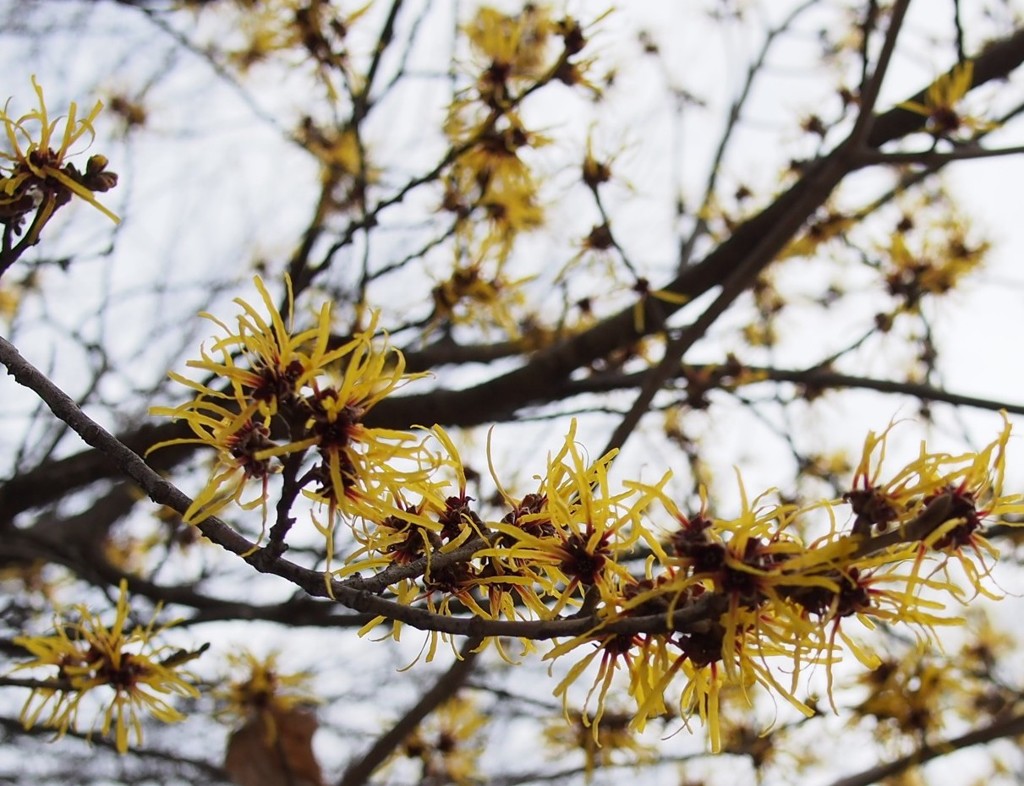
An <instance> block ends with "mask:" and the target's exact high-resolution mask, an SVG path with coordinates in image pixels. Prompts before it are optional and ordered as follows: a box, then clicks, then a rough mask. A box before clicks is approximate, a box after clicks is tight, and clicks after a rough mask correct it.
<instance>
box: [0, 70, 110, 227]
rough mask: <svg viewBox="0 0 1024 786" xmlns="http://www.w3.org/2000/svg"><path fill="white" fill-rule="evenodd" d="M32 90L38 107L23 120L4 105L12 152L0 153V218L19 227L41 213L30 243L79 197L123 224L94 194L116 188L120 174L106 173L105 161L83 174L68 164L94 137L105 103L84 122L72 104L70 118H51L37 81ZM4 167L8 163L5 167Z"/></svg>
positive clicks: (93, 162) (1, 119) (1, 117)
mask: <svg viewBox="0 0 1024 786" xmlns="http://www.w3.org/2000/svg"><path fill="white" fill-rule="evenodd" d="M32 87H33V88H34V89H35V92H36V97H37V99H38V108H36V109H33V110H32V111H30V112H26V113H25V114H23V115H21V116H19V117H14V116H12V115H11V114H9V113H8V110H7V106H6V105H5V106H4V108H3V109H2V110H0V123H2V124H3V133H4V134H5V135H6V141H7V147H8V150H7V151H3V150H0V219H3V220H6V221H14V222H15V224H16V225H17V224H18V223H20V221H21V220H22V219H23V218H24V217H25V216H27V215H28V214H29V213H31V212H32V211H33V210H37V211H38V212H37V214H36V217H35V219H34V220H33V222H32V229H31V232H30V235H29V237H28V241H29V244H31V243H34V242H35V241H36V240H37V239H38V237H39V233H40V231H42V228H43V226H44V225H45V224H46V222H47V221H49V219H50V217H51V216H52V215H53V212H54V211H55V210H56V209H57V208H59V207H60V206H61V205H64V204H66V203H67V202H68V200H70V199H71V196H72V195H75V196H78V197H79V198H81V199H84V200H85V201H86V202H88V203H89V204H90V205H92V206H93V207H95V208H96V209H97V210H99V211H100V212H101V213H103V214H104V215H105V216H107V217H108V218H109V219H111V220H112V221H113V222H115V223H118V222H119V221H120V219H119V218H118V217H117V216H116V215H115V214H114V213H112V212H110V211H109V210H108V209H107V208H105V207H104V206H103V205H101V204H100V203H99V202H98V201H97V200H96V197H95V196H94V192H97V191H108V190H110V189H111V188H113V187H114V186H115V185H116V184H117V175H116V174H114V173H113V172H109V171H107V169H106V167H107V159H106V158H104V157H103V156H101V155H94V156H92V157H91V158H90V159H89V160H88V162H87V163H86V169H85V172H84V173H83V172H79V171H78V169H77V168H76V167H75V166H74V164H71V163H69V162H67V160H66V159H67V158H68V156H70V155H71V153H72V148H73V147H74V146H75V145H76V144H77V143H78V142H79V141H81V140H82V139H83V138H85V137H88V140H89V141H91V140H92V139H93V137H95V133H96V132H95V129H94V128H93V122H94V121H95V120H96V117H97V115H99V113H100V111H101V110H102V109H103V102H101V101H97V102H96V104H95V105H94V106H93V108H92V111H90V112H89V114H88V115H86V117H85V118H79V117H78V106H77V105H76V104H75V103H74V102H72V103H71V106H70V107H69V108H68V114H67V117H58V118H55V119H51V117H50V114H49V111H48V109H47V107H46V101H45V99H44V97H43V88H42V87H40V86H39V83H38V82H37V81H36V79H35V77H33V78H32ZM2 162H8V164H7V165H6V166H4V165H2Z"/></svg>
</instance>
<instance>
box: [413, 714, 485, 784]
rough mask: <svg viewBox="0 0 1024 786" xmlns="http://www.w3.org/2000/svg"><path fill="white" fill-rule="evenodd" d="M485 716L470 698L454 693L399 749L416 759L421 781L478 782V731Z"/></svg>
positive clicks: (480, 751) (479, 751) (479, 747)
mask: <svg viewBox="0 0 1024 786" xmlns="http://www.w3.org/2000/svg"><path fill="white" fill-rule="evenodd" d="M486 724H487V716H486V715H484V714H483V713H482V712H480V710H479V709H478V708H477V706H476V704H475V703H474V702H473V701H471V700H470V699H468V698H466V697H464V696H461V695H456V696H454V697H453V698H451V699H449V700H448V701H446V702H445V703H444V704H442V705H441V706H440V707H438V708H437V710H436V711H435V712H434V713H433V714H432V715H431V716H430V717H429V718H427V719H426V720H425V721H424V722H423V723H421V724H420V726H419V727H418V728H417V729H416V731H414V732H413V733H412V734H410V735H409V736H408V737H407V738H406V740H405V742H403V743H402V746H401V748H400V751H401V753H402V754H404V755H405V756H407V757H409V758H412V759H419V760H420V763H421V767H422V782H424V783H426V782H431V783H433V782H436V783H446V784H454V785H455V786H470V784H475V783H479V782H480V777H479V773H478V770H477V760H478V759H479V757H480V754H481V753H482V748H481V746H480V744H479V735H480V730H481V729H482V728H483V727H484V726H485V725H486Z"/></svg>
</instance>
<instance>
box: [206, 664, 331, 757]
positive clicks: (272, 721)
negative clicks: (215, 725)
mask: <svg viewBox="0 0 1024 786" xmlns="http://www.w3.org/2000/svg"><path fill="white" fill-rule="evenodd" d="M227 660H228V666H229V667H230V668H231V669H232V671H236V672H241V674H242V676H240V677H237V678H235V679H230V680H228V681H227V682H226V684H225V685H224V686H223V687H221V688H218V689H217V690H215V691H214V692H213V695H214V697H215V698H216V699H217V700H218V701H220V702H222V706H221V708H220V709H219V710H218V712H217V714H218V716H219V717H221V718H229V719H232V720H240V721H243V722H245V721H249V720H251V719H252V718H253V717H254V716H258V717H259V718H260V719H261V725H262V728H263V729H264V731H265V735H266V738H267V739H266V742H267V744H268V745H272V744H273V743H274V740H275V738H276V735H277V727H276V719H277V718H278V717H280V716H282V715H283V714H287V712H288V711H290V710H294V709H296V708H303V707H309V706H312V705H314V704H318V703H319V699H317V697H316V696H315V695H314V694H313V693H312V692H311V690H310V682H311V680H312V676H311V675H310V674H309V673H308V672H296V673H293V674H288V673H285V672H282V671H281V669H280V667H279V666H278V653H276V652H271V653H270V654H268V655H267V656H266V657H264V658H260V657H257V656H256V655H254V654H253V653H251V652H248V651H245V652H241V653H229V654H228V656H227Z"/></svg>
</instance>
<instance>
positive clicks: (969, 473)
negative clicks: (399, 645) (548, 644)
mask: <svg viewBox="0 0 1024 786" xmlns="http://www.w3.org/2000/svg"><path fill="white" fill-rule="evenodd" d="M256 286H257V288H258V290H259V292H260V294H261V297H262V300H263V304H264V306H265V307H266V309H267V310H268V311H269V313H270V317H269V319H265V318H264V317H263V316H262V315H261V313H260V311H259V310H257V309H256V308H254V307H253V306H251V305H249V304H248V303H246V302H245V301H241V300H240V301H238V303H239V305H240V306H241V308H242V313H241V315H240V316H239V317H238V320H237V326H236V327H235V328H234V329H230V328H229V327H228V326H227V325H225V324H224V323H221V322H219V321H218V322H217V323H218V324H219V325H220V326H221V328H222V329H223V330H224V331H225V333H226V334H227V335H226V336H225V337H223V338H221V339H219V340H217V341H216V342H215V343H214V344H213V345H212V347H211V348H210V350H209V351H204V352H203V357H202V359H201V360H198V361H192V362H191V363H190V365H191V366H192V367H193V368H196V369H199V370H202V371H204V372H206V373H208V374H209V375H210V378H211V380H213V381H210V382H202V383H200V382H194V381H190V380H188V379H186V378H184V377H180V376H177V375H176V379H178V380H179V381H182V382H183V383H185V384H187V385H188V386H189V387H190V388H192V389H193V390H195V391H197V393H198V395H197V396H196V397H195V398H194V399H193V400H191V401H189V402H186V403H185V404H183V405H181V406H179V407H176V408H162V409H160V410H158V411H160V412H161V413H163V414H169V415H172V416H175V417H179V418H182V419H184V420H186V421H187V422H188V423H189V425H190V426H191V427H192V429H193V430H194V431H195V433H196V437H194V438H188V439H184V440H178V441H185V442H198V443H201V444H205V445H209V446H211V447H214V448H216V449H217V451H218V459H217V464H218V466H217V468H216V469H215V471H214V473H213V476H212V478H211V479H210V481H209V482H208V483H207V485H206V487H205V488H204V489H203V490H202V491H201V492H200V494H199V495H198V496H197V497H196V501H195V503H194V504H193V505H192V507H191V508H190V509H189V511H188V512H187V514H186V518H188V519H190V520H192V521H201V520H202V519H203V518H204V517H206V516H209V515H212V514H213V513H216V512H219V511H221V510H223V509H224V508H225V506H227V505H228V504H229V503H230V502H237V503H239V504H240V505H241V506H242V507H243V508H244V507H255V506H263V507H264V509H265V507H266V494H267V483H268V479H269V477H270V474H271V473H272V472H280V473H282V474H283V475H284V476H285V477H284V483H283V488H282V494H284V493H287V490H288V489H289V488H291V489H292V491H291V495H292V496H291V497H290V498H289V499H287V503H294V501H295V500H296V499H297V497H298V490H299V489H301V490H302V492H303V493H304V494H305V495H306V496H307V497H308V498H310V499H312V500H313V501H314V502H315V503H317V504H318V505H320V506H323V507H326V508H327V511H328V513H327V515H328V520H327V521H326V522H325V523H320V522H319V520H318V518H317V517H316V515H314V522H316V523H317V526H318V527H319V528H320V530H321V531H322V532H323V533H324V534H325V536H326V537H327V548H326V554H327V557H328V558H330V557H331V556H332V555H333V552H334V544H333V540H332V533H333V527H334V520H335V516H336V515H337V514H340V515H342V517H343V518H344V519H345V520H347V521H348V523H349V524H350V525H351V534H352V537H353V538H354V540H355V545H354V546H353V547H352V548H351V549H350V550H349V551H348V552H347V553H346V554H344V555H343V561H344V565H343V567H342V568H340V569H339V570H338V571H336V572H335V573H333V574H332V573H331V571H330V568H328V571H327V574H325V575H327V576H328V577H330V576H331V575H333V576H335V577H340V578H344V577H346V576H349V575H352V574H356V573H363V572H365V571H379V570H382V571H385V572H388V571H390V572H392V573H395V578H394V579H391V580H389V581H388V582H387V586H386V590H387V594H388V596H389V597H390V598H393V599H394V602H397V603H400V604H405V605H414V606H417V607H418V608H420V609H422V610H424V611H426V612H429V613H430V614H433V615H441V616H466V617H469V616H471V617H476V618H478V619H481V620H485V621H488V622H492V623H500V622H502V621H512V622H520V623H521V622H523V621H537V622H541V623H542V622H547V621H558V620H564V619H565V618H566V617H568V616H575V617H585V618H588V619H590V620H592V621H593V625H592V627H591V628H590V629H588V630H586V631H585V632H583V633H581V634H580V635H577V636H575V637H573V638H567V639H563V640H561V641H556V643H555V644H554V646H553V647H552V649H551V650H550V651H549V652H548V653H547V656H546V657H547V658H548V659H549V660H552V661H559V660H561V659H568V658H570V657H575V658H576V662H575V663H574V664H572V665H571V666H569V667H568V668H567V669H566V670H564V672H563V676H562V678H561V680H560V682H559V683H558V684H557V686H556V688H555V694H556V696H559V697H561V699H562V700H563V702H564V704H565V708H566V712H567V714H569V713H572V712H575V713H576V714H577V716H578V717H579V718H580V719H581V720H580V723H585V724H588V725H589V727H590V728H591V731H592V734H593V735H594V740H595V742H596V741H598V740H599V739H600V734H601V732H600V729H601V726H602V723H603V721H604V720H605V716H606V714H607V713H606V699H607V697H608V695H609V694H610V693H611V692H612V691H613V690H614V691H616V693H618V691H619V688H622V689H623V690H624V693H625V695H626V696H627V697H628V698H629V700H630V701H631V702H632V704H633V710H632V712H631V713H630V715H629V717H630V721H629V723H628V724H626V728H627V730H628V732H629V733H635V732H640V731H642V730H643V729H644V727H645V725H646V724H647V723H648V722H649V721H650V720H652V719H655V718H664V717H681V718H682V719H683V720H684V722H686V721H687V720H688V719H689V718H691V717H693V716H696V717H699V718H700V720H701V721H702V722H703V723H704V724H706V725H707V727H708V730H709V735H710V740H711V747H712V749H713V750H716V751H718V750H721V749H722V746H723V737H722V730H721V722H720V703H721V698H720V697H721V696H722V695H723V692H728V691H733V692H736V691H738V692H739V694H740V695H747V694H748V692H750V691H752V690H753V689H754V686H757V685H759V686H761V687H762V688H764V689H766V690H768V691H769V692H770V693H772V694H773V695H775V696H781V697H783V698H785V699H786V700H787V701H788V702H789V703H791V704H792V705H793V706H794V707H796V708H797V709H798V710H800V711H801V712H803V713H804V714H805V715H808V716H809V715H811V714H813V712H814V711H815V710H813V709H812V708H811V706H809V705H808V703H806V702H805V701H803V700H801V698H799V697H798V695H797V692H798V687H799V684H800V675H801V674H802V673H803V671H804V670H805V668H806V667H809V666H814V665H818V666H821V667H823V668H824V669H825V670H826V672H827V674H828V675H829V688H830V692H831V680H832V678H831V674H832V666H833V665H834V664H835V663H836V662H838V661H839V659H840V658H841V657H842V653H843V651H844V650H846V651H849V652H851V653H852V654H853V656H854V657H856V658H857V659H858V660H859V661H860V662H861V663H863V664H864V665H865V666H867V667H869V668H874V667H876V666H877V665H878V664H879V663H880V660H879V658H878V657H877V656H876V655H875V654H874V653H873V652H872V651H871V650H870V649H868V648H867V647H866V646H865V645H864V644H862V643H861V642H860V641H859V640H858V639H857V638H856V637H855V635H854V633H855V631H853V630H851V629H850V627H851V625H852V624H853V622H854V621H857V622H860V623H861V624H862V625H863V626H864V627H866V628H871V627H873V626H874V625H876V624H878V623H885V624H894V625H895V624H909V625H911V626H916V628H917V629H918V630H919V632H920V633H919V635H921V636H923V637H926V638H927V637H929V636H931V635H932V629H933V627H934V626H936V625H942V624H947V623H950V622H952V621H954V618H953V617H952V616H950V617H947V616H944V614H943V612H944V609H945V603H946V601H948V600H949V599H953V600H956V601H961V602H966V601H967V600H968V599H969V598H970V597H971V593H974V594H977V593H985V594H991V591H990V590H989V589H988V588H987V586H986V582H985V578H986V576H987V575H988V573H989V571H990V565H989V561H990V560H991V559H992V558H993V556H994V553H995V552H994V549H993V547H992V546H991V545H990V544H989V543H988V541H987V540H986V539H985V537H984V523H985V521H986V520H988V519H990V518H1000V517H1002V516H1005V515H1006V514H1015V513H1019V512H1022V511H1024V504H1022V502H1021V501H1020V499H1019V498H1017V497H1012V496H1006V495H1004V493H1003V490H1002V487H1003V475H1004V463H1005V451H1006V445H1007V442H1008V440H1009V435H1010V427H1009V424H1008V423H1006V424H1005V426H1004V428H1003V430H1002V431H1001V432H1000V434H999V435H998V437H997V438H996V439H995V440H994V441H993V442H992V443H991V444H989V445H988V446H987V447H985V448H983V449H982V450H980V451H977V452H972V453H964V454H948V453H936V452H930V451H928V450H927V449H926V448H925V447H924V446H923V445H922V447H921V449H920V451H919V453H918V455H917V457H916V458H915V459H914V460H913V461H911V462H910V463H908V464H907V465H906V466H904V467H903V468H902V469H899V470H897V471H895V472H891V471H890V472H886V471H885V468H884V467H883V460H884V457H885V452H886V445H887V442H888V438H889V435H890V433H891V430H892V428H893V427H892V426H890V428H889V429H886V430H885V431H884V432H882V433H880V434H875V433H871V434H869V435H868V438H867V440H866V442H865V446H864V450H863V453H862V456H861V458H860V461H859V462H858V464H857V466H856V469H855V471H854V475H853V482H852V483H851V485H850V486H849V488H848V490H847V492H846V494H845V495H844V497H843V498H842V499H841V500H833V501H829V502H822V503H818V504H816V505H810V506H808V505H800V506H798V505H796V504H791V503H780V502H775V501H773V496H772V494H771V493H766V494H763V495H761V496H759V497H756V498H754V499H750V498H749V497H748V496H747V494H746V492H745V490H744V488H743V485H742V483H740V495H739V497H740V501H741V506H740V512H739V514H738V515H736V516H734V517H732V518H721V517H716V516H714V515H712V513H711V512H710V511H709V510H708V509H707V504H706V502H705V503H704V504H702V505H701V507H700V509H699V510H698V511H697V512H696V513H686V512H684V511H683V510H682V509H681V507H680V506H679V505H678V504H677V502H676V501H675V500H674V499H673V498H672V497H671V496H670V494H669V493H668V492H667V491H666V489H667V488H668V481H669V478H670V474H669V473H666V475H665V476H664V477H663V478H662V479H661V480H660V481H658V482H656V483H653V484H650V483H640V482H633V481H626V482H625V483H623V484H622V486H621V487H617V486H616V484H613V483H612V481H611V480H610V478H609V472H610V468H611V464H612V462H613V460H614V457H615V453H614V452H612V453H609V454H608V455H605V456H601V457H599V458H597V459H596V460H590V459H588V458H587V457H586V455H585V453H584V451H583V449H582V448H581V446H580V445H579V444H578V442H577V440H576V425H575V422H574V423H573V424H572V426H571V427H570V429H569V431H568V433H567V434H566V436H565V439H564V440H563V442H562V444H561V446H560V447H559V449H558V450H557V451H556V452H555V453H554V454H552V455H550V456H549V457H548V459H547V462H546V464H545V466H544V469H543V472H541V473H540V474H538V476H537V478H538V480H537V485H536V486H535V487H534V488H533V489H531V490H530V491H529V492H528V493H526V494H524V495H521V496H520V495H513V494H510V493H509V492H507V491H506V490H505V489H504V487H503V486H502V483H501V481H500V480H499V478H498V477H497V475H496V473H495V472H494V469H493V467H492V470H491V471H492V476H494V482H495V484H496V486H497V488H498V491H499V501H498V502H497V503H495V506H496V507H495V506H492V505H482V504H479V503H477V501H476V500H474V498H473V497H472V496H470V494H469V492H468V481H467V476H468V471H467V469H466V467H464V466H463V462H462V459H461V457H460V455H459V451H458V449H457V447H456V445H455V443H454V441H453V439H452V437H451V436H450V435H449V434H448V433H447V432H445V431H444V430H443V429H442V428H440V427H439V426H434V427H433V428H432V429H430V430H429V432H428V434H427V436H426V438H425V439H414V438H413V437H412V436H411V435H409V434H407V433H404V432H393V431H383V430H379V429H372V428H368V427H366V426H365V425H364V424H363V423H362V418H363V417H364V416H365V414H366V412H368V411H369V410H370V409H371V408H372V407H373V406H374V405H375V404H376V403H378V402H379V401H380V400H381V399H382V398H384V397H385V396H387V395H389V394H391V393H392V392H393V391H394V390H396V389H397V388H399V387H400V386H401V385H402V384H403V383H404V382H405V381H406V380H408V379H409V377H408V376H407V375H405V374H404V363H403V361H402V357H401V355H400V354H399V353H397V352H394V351H390V350H388V349H387V348H383V349H381V348H378V347H377V346H375V344H374V342H373V330H374V319H371V325H370V328H369V329H368V330H367V331H364V332H362V333H360V334H358V335H356V336H355V337H353V338H352V339H350V340H347V341H334V340H332V339H331V337H330V333H329V325H330V315H329V311H328V309H327V308H326V307H325V308H324V309H322V310H321V311H320V312H319V315H318V318H317V319H316V321H315V324H314V325H313V326H312V327H310V328H308V329H305V330H299V331H296V330H294V329H293V328H292V327H291V326H290V325H287V324H286V323H285V321H284V318H283V317H282V316H281V314H280V313H279V311H278V310H277V309H276V308H275V307H274V305H273V303H272V302H271V300H270V296H269V293H268V292H267V290H266V288H265V287H264V285H263V283H262V282H261V281H259V280H258V279H257V281H256ZM288 313H294V304H293V303H292V302H291V298H290V297H289V299H288ZM211 319H212V317H211ZM215 321H216V320H215ZM432 443H436V444H437V445H439V448H438V447H430V445H431V444H432ZM249 481H259V482H260V483H261V484H262V488H263V491H262V493H261V494H260V495H259V496H257V497H256V498H255V499H254V500H249V501H243V500H242V490H243V488H244V487H245V486H246V485H247V484H248V482H249ZM308 486H312V488H308ZM287 507H290V505H289V506H287ZM847 508H848V511H849V512H848V520H849V524H848V525H847V526H840V524H839V523H838V522H840V521H841V520H842V518H843V511H844V509H847ZM278 509H279V510H281V509H282V507H281V505H280V504H279V505H278ZM662 511H663V512H662ZM665 514H667V517H668V521H669V522H670V524H669V525H668V526H665V525H664V524H660V523H659V518H664V515H665ZM279 520H280V519H279ZM286 531H287V528H285V532H286ZM659 531H660V533H661V534H659ZM808 533H817V534H816V536H815V537H810V535H809V534H808ZM271 537H272V538H273V537H275V536H274V535H273V534H272V536H271ZM280 537H281V538H282V539H283V537H284V534H281V535H280ZM282 545H283V540H282ZM385 621H386V617H384V616H381V617H377V618H375V619H374V620H373V621H371V622H370V623H368V624H367V625H366V626H364V628H363V632H366V631H368V630H370V629H372V628H373V627H375V626H376V625H378V624H380V623H382V622H385ZM393 626H394V627H393V635H394V636H395V637H396V638H397V637H398V635H399V631H400V629H401V624H400V623H399V622H397V621H395V622H393ZM428 629H429V626H428ZM438 639H439V634H438V633H436V632H434V633H431V634H429V642H430V643H429V647H428V648H427V658H428V659H430V658H432V657H433V655H434V653H435V651H436V646H437V641H438ZM520 641H521V642H522V644H523V650H524V652H528V651H530V650H532V649H533V647H534V646H535V645H534V642H533V640H532V639H531V637H530V636H529V635H523V636H522V637H520ZM488 643H491V644H494V645H495V646H496V647H497V648H498V650H499V652H500V653H501V654H502V655H503V656H504V657H505V658H506V659H507V660H510V661H511V660H514V659H513V658H512V657H509V655H508V654H507V652H506V647H507V644H506V643H505V642H503V641H502V640H501V639H500V638H493V639H490V640H489V641H488ZM580 652H582V653H583V654H582V655H579V654H578V653H580ZM774 664H785V666H786V669H785V670H786V671H787V672H788V675H789V676H788V677H787V680H786V682H785V683H783V682H782V681H781V679H780V677H779V674H780V669H779V668H778V667H777V666H775V665H774ZM587 673H589V674H590V675H591V678H592V680H593V682H592V687H590V688H589V691H588V692H587V694H586V695H585V697H583V702H582V703H583V705H584V706H583V710H582V712H581V711H580V710H579V709H577V708H578V701H577V699H576V691H575V688H574V686H575V683H576V682H577V681H579V680H581V679H582V678H583V675H584V674H587ZM625 747H630V746H629V745H626V746H625Z"/></svg>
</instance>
